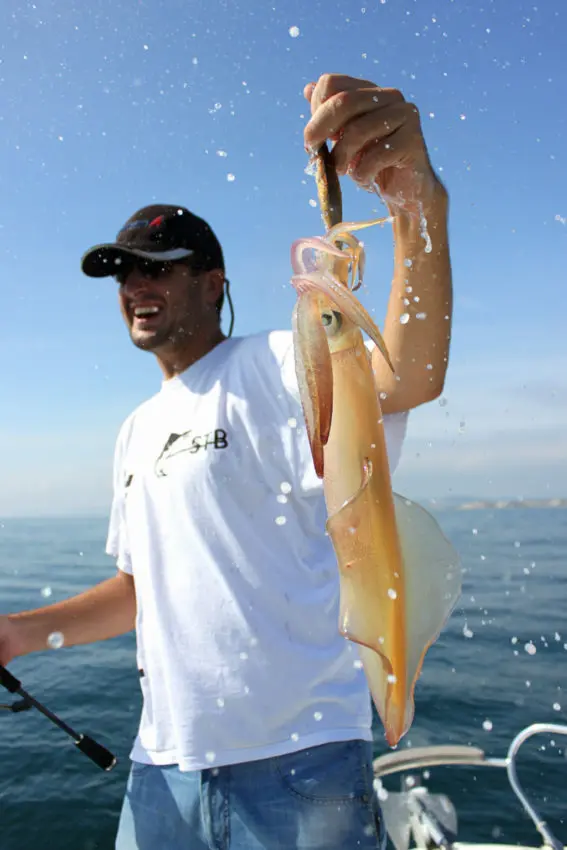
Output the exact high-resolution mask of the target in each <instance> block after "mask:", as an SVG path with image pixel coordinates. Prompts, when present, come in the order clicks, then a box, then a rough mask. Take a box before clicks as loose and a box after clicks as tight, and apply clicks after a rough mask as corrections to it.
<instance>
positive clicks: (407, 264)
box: [404, 257, 413, 269]
mask: <svg viewBox="0 0 567 850" xmlns="http://www.w3.org/2000/svg"><path fill="white" fill-rule="evenodd" d="M404 266H405V267H406V269H411V267H412V266H413V260H410V259H409V257H406V259H405V260H404Z"/></svg>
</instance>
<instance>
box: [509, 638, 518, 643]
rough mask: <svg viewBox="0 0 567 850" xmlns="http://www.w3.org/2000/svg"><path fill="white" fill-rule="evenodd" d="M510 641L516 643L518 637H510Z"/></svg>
mask: <svg viewBox="0 0 567 850" xmlns="http://www.w3.org/2000/svg"><path fill="white" fill-rule="evenodd" d="M510 643H518V638H517V637H513V638H512V639H511V641H510Z"/></svg>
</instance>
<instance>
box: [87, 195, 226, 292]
mask: <svg viewBox="0 0 567 850" xmlns="http://www.w3.org/2000/svg"><path fill="white" fill-rule="evenodd" d="M137 257H139V258H141V259H144V260H155V261H156V262H167V261H170V262H171V261H175V260H183V259H186V258H189V257H193V258H194V261H195V266H196V267H197V268H199V269H201V270H203V271H209V270H210V269H222V270H223V271H224V257H223V253H222V248H221V246H220V242H219V241H218V239H217V237H216V236H215V234H214V233H213V230H212V229H211V227H210V225H209V224H207V222H206V221H204V219H202V218H199V216H197V215H195V214H194V213H192V212H189V210H187V209H185V208H184V207H178V206H175V205H171V204H154V205H152V206H148V207H143V208H142V209H141V210H138V212H135V213H134V215H133V216H131V217H130V218H129V219H128V221H127V222H126V224H125V225H124V226H123V227H122V229H121V230H120V231H119V233H118V235H117V237H116V242H108V243H104V244H102V245H95V246H94V247H92V248H90V249H89V250H88V251H87V252H86V253H85V254H84V256H83V258H82V260H81V267H82V270H83V272H84V273H85V274H86V275H88V276H89V277H109V276H111V275H115V274H116V273H117V271H119V269H120V266H122V264H123V263H125V262H128V261H129V262H132V261H135V258H137Z"/></svg>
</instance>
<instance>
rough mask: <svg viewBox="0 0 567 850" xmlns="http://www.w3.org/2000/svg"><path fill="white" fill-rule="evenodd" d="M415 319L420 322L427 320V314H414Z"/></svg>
mask: <svg viewBox="0 0 567 850" xmlns="http://www.w3.org/2000/svg"><path fill="white" fill-rule="evenodd" d="M415 318H416V319H419V320H420V322H422V321H423V320H424V319H427V313H416V314H415Z"/></svg>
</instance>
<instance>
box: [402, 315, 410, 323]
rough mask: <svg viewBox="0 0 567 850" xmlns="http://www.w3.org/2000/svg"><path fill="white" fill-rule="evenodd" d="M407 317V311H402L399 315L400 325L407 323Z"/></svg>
mask: <svg viewBox="0 0 567 850" xmlns="http://www.w3.org/2000/svg"><path fill="white" fill-rule="evenodd" d="M409 319H410V317H409V313H402V315H401V316H400V325H407V323H408V322H409Z"/></svg>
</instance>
